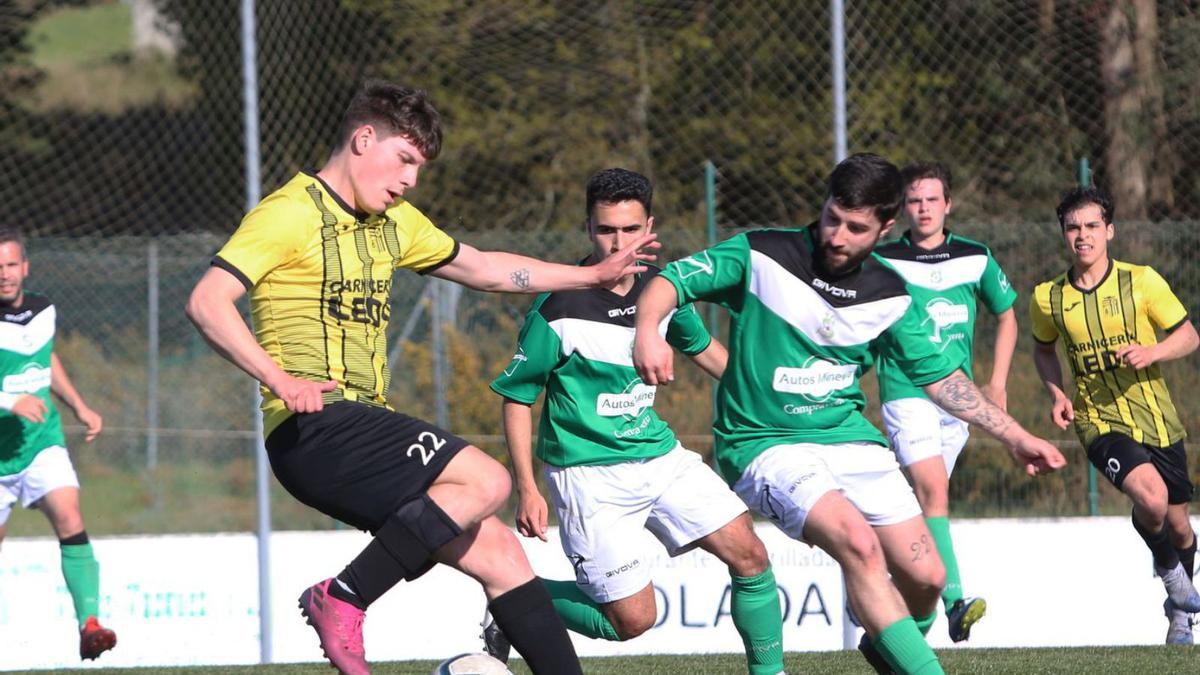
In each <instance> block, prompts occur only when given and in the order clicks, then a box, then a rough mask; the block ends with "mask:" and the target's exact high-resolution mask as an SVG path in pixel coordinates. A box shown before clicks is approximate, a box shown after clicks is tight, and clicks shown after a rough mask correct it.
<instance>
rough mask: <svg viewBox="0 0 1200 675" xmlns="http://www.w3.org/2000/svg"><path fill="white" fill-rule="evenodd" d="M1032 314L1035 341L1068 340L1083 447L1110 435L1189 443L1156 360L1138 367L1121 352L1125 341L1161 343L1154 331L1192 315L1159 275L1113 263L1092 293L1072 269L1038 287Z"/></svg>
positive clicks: (1163, 443) (1148, 442) (1159, 443)
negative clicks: (1076, 281)
mask: <svg viewBox="0 0 1200 675" xmlns="http://www.w3.org/2000/svg"><path fill="white" fill-rule="evenodd" d="M1030 313H1031V315H1032V318H1033V336H1034V338H1036V339H1037V340H1038V341H1039V342H1041V343H1043V344H1050V343H1053V342H1054V341H1055V340H1057V339H1059V338H1062V340H1063V343H1064V346H1065V347H1066V353H1067V361H1068V362H1070V364H1071V373H1072V375H1073V376H1074V379H1075V397H1074V406H1075V432H1076V433H1077V434H1079V438H1080V440H1081V441H1083V444H1084V446H1085V447H1086V446H1087V445H1088V444H1090V443H1091V442H1092V441H1093V440H1095V439H1096V437H1097V436H1100V435H1101V434H1106V433H1110V432H1119V433H1123V434H1126V435H1127V436H1129V437H1131V438H1133V440H1135V441H1137V442H1139V443H1145V444H1146V445H1150V446H1156V447H1166V446H1168V445H1171V444H1172V443H1176V442H1178V441H1181V440H1183V438H1184V437H1185V436H1186V434H1185V433H1184V429H1183V424H1182V423H1180V421H1179V415H1178V413H1177V412H1176V411H1175V404H1174V403H1172V402H1171V394H1170V393H1169V392H1168V391H1167V385H1166V384H1165V383H1164V382H1163V376H1162V371H1161V370H1160V369H1159V367H1158V364H1153V365H1151V366H1150V367H1148V368H1143V369H1141V370H1135V369H1133V368H1130V367H1129V366H1125V365H1122V364H1121V363H1120V361H1119V360H1118V359H1117V357H1116V354H1117V350H1119V349H1120V348H1121V346H1122V345H1127V344H1135V343H1136V344H1140V345H1146V346H1149V345H1153V344H1156V343H1157V342H1158V337H1157V336H1156V335H1155V329H1156V328H1158V329H1161V330H1163V331H1167V332H1170V331H1172V330H1174V329H1176V328H1178V327H1179V326H1180V325H1182V324H1183V322H1185V321H1187V320H1188V315H1187V309H1185V308H1184V306H1183V304H1182V303H1181V302H1180V301H1179V298H1177V297H1175V294H1174V293H1172V292H1171V287H1170V286H1169V285H1168V284H1167V282H1166V280H1164V279H1163V278H1162V277H1161V276H1160V275H1159V274H1158V272H1155V271H1154V270H1153V269H1152V268H1150V267H1148V266H1146V265H1131V264H1129V263H1124V262H1120V261H1116V260H1113V261H1110V262H1109V267H1108V271H1107V272H1106V273H1105V275H1104V279H1103V280H1102V281H1101V282H1100V283H1099V284H1098V285H1097V286H1096V287H1095V288H1092V289H1090V290H1082V289H1080V288H1078V287H1077V286H1076V285H1075V284H1074V282H1073V280H1072V279H1071V275H1070V272H1067V273H1064V274H1061V275H1059V276H1058V277H1056V278H1055V279H1053V280H1051V281H1047V282H1045V283H1043V284H1040V285H1038V287H1037V288H1036V289H1035V290H1034V292H1033V298H1032V300H1031V302H1030Z"/></svg>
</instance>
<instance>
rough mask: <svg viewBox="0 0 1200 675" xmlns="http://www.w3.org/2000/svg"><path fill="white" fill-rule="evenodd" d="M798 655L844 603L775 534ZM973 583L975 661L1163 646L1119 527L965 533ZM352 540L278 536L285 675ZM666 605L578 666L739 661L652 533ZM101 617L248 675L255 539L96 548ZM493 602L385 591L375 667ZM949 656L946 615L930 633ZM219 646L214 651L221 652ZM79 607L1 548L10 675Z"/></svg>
mask: <svg viewBox="0 0 1200 675" xmlns="http://www.w3.org/2000/svg"><path fill="white" fill-rule="evenodd" d="M758 532H759V534H760V536H762V537H763V539H764V541H765V542H766V544H767V549H768V550H769V551H770V552H771V558H772V562H773V566H774V569H775V575H776V578H777V580H778V582H779V586H780V591H781V594H782V599H783V610H784V646H785V648H786V649H787V650H788V651H810V650H830V649H841V648H842V643H843V638H842V622H843V613H844V610H843V606H844V600H843V595H842V584H841V576H840V573H839V570H838V568H837V565H836V564H835V563H834V561H833V560H832V559H831V558H829V557H828V556H827V555H825V554H824V553H822V552H821V551H819V550H817V549H813V548H810V547H808V546H806V545H804V544H801V543H798V542H795V541H792V540H790V539H788V538H787V537H786V536H784V535H783V534H782V533H780V532H779V531H778V530H776V529H775V528H773V527H771V526H769V525H760V526H759V527H758ZM954 537H955V541H956V548H957V550H958V551H959V561H960V567H961V569H962V572H963V584H964V587H965V589H966V591H967V593H968V594H970V595H982V596H984V597H986V598H987V600H988V614H987V616H986V617H985V618H984V619H983V621H982V622H980V623H979V624H978V625H977V627H976V629H975V631H974V632H973V634H972V639H971V642H970V645H971V646H973V647H991V646H1014V647H1015V646H1038V645H1087V644H1153V643H1158V642H1160V641H1161V640H1162V638H1163V636H1164V635H1165V631H1166V622H1165V619H1163V618H1162V607H1161V603H1162V599H1163V591H1162V585H1161V583H1160V582H1159V581H1158V580H1157V579H1155V578H1154V577H1153V576H1152V575H1151V565H1150V557H1149V553H1148V552H1147V551H1146V549H1145V546H1144V545H1143V544H1142V542H1141V540H1140V539H1139V538H1138V537H1137V535H1136V534H1135V533H1134V532H1133V530H1132V528H1131V527H1130V525H1129V520H1128V519H1127V518H1074V519H1056V520H1009V519H988V520H976V521H968V520H962V521H955V522H954ZM367 541H368V537H367V535H365V534H362V533H359V532H348V531H327V532H281V533H276V534H274V535H273V536H272V540H271V544H272V549H271V561H272V570H271V572H272V573H271V584H272V588H271V596H272V607H271V609H272V620H273V623H272V636H271V637H272V649H273V654H274V659H275V661H277V662H297V661H319V660H321V659H322V657H321V652H320V649H319V648H318V646H317V640H316V636H315V634H314V633H313V631H312V629H311V628H309V627H308V626H307V625H305V623H304V621H303V619H302V618H301V617H300V615H299V611H298V608H297V605H296V599H297V597H298V596H299V594H300V592H301V591H302V590H303V589H304V588H306V587H307V586H309V585H311V584H313V583H314V582H317V581H319V580H321V579H324V578H326V577H329V576H332V575H334V574H336V573H337V572H339V571H340V570H341V569H342V567H343V566H345V564H346V563H347V562H348V561H349V560H350V559H352V558H353V557H354V556H355V555H356V554H357V553H358V551H359V550H361V548H362V547H363V546H364V545H365V544H366V543H367ZM522 542H523V544H524V545H525V548H526V551H527V552H528V554H529V558H530V560H531V562H532V564H533V568H534V570H535V571H537V572H538V573H539V574H540V575H542V576H545V577H547V578H555V579H571V578H573V572H572V568H571V565H570V563H569V562H568V561H567V560H566V558H565V557H564V556H563V554H562V551H561V549H560V548H559V545H558V541H557V533H556V532H553V531H552V532H551V535H550V543H543V542H540V541H537V540H527V539H522ZM641 544H642V545H645V546H647V547H648V548H649V550H651V551H653V552H654V555H652V556H651V559H650V561H649V562H650V564H651V566H652V568H653V570H654V572H653V577H654V585H655V590H656V593H657V599H658V606H659V620H658V623H657V625H656V626H655V628H654V629H652V630H651V631H649V632H648V633H646V634H645V635H643V636H641V637H639V638H637V639H636V640H633V641H630V642H625V643H609V642H603V641H597V640H589V639H587V638H579V637H577V636H576V646H577V648H578V650H579V653H580V655H583V656H603V655H616V654H633V653H697V652H740V651H741V649H742V647H741V641H740V639H739V637H738V635H737V632H736V631H735V630H734V627H733V623H732V620H731V619H730V615H729V592H728V583H729V577H728V571H727V570H726V569H725V567H724V566H723V565H721V564H720V563H719V562H718V561H717V560H716V559H715V558H713V557H711V556H709V555H708V554H705V553H702V552H692V553H689V554H686V555H683V556H680V557H679V558H674V559H672V558H669V557H667V556H666V554H665V553H664V552H663V551H662V548H661V546H659V545H658V544H657V543H656V542H654V541H653V540H652V539H650V538H649V537H648V536H647V538H646V540H645V541H644V542H641ZM93 546H94V548H95V550H96V555H97V557H98V558H99V559H100V563H101V594H102V600H101V620H102V622H103V623H105V624H106V625H109V626H111V627H112V628H113V629H115V630H116V631H117V633H118V636H119V643H118V645H117V648H116V649H115V650H113V651H112V652H111V653H107V654H105V655H104V656H102V657H101V659H100V662H99V664H100V665H109V666H115V665H121V666H151V665H186V664H192V665H195V664H222V663H228V664H245V663H256V662H257V661H258V656H259V644H258V640H259V620H258V607H257V598H258V589H257V573H256V568H255V557H256V545H255V539H254V537H253V535H249V534H239V535H195V536H158V537H101V538H97V539H96V540H95V541H94V542H93ZM483 607H484V598H483V593H482V591H480V589H479V587H478V586H477V585H476V584H475V583H474V582H472V581H471V580H469V579H467V578H466V577H464V576H462V575H461V574H458V573H457V572H454V571H452V570H450V569H447V568H437V569H435V570H433V571H432V572H430V573H429V574H427V575H426V576H425V577H423V578H421V579H420V580H419V581H418V582H416V583H412V584H401V585H400V586H398V587H397V588H395V589H393V590H392V591H391V592H389V593H388V594H387V595H385V596H384V597H383V598H382V599H380V600H379V601H378V602H377V603H376V604H375V605H373V606H372V607H371V609H370V611H369V612H368V614H367V621H366V624H365V626H366V628H365V639H366V647H367V655H368V658H370V659H371V660H379V661H392V660H407V659H438V658H444V657H445V656H448V655H450V654H455V653H459V652H463V651H475V650H477V649H479V648H480V646H481V642H480V640H479V637H478V636H479V620H480V618H481V616H482V613H483ZM930 641H931V643H932V644H933V645H934V646H935V647H938V648H941V647H946V646H949V644H950V643H949V639H948V638H947V637H946V627H945V623H944V619H941V618H939V620H938V623H937V624H936V625H935V626H934V628H933V631H932V633H931V634H930ZM214 645H219V648H214ZM77 650H78V637H77V632H76V624H75V619H74V615H73V609H72V605H71V599H70V596H69V595H68V594H67V592H66V589H65V587H64V584H63V580H62V575H61V572H60V570H59V556H58V544H57V542H56V541H54V540H53V539H41V538H38V539H10V540H7V541H5V542H4V546H3V550H2V551H0V669H27V668H61V667H78V666H79V660H78V651H77Z"/></svg>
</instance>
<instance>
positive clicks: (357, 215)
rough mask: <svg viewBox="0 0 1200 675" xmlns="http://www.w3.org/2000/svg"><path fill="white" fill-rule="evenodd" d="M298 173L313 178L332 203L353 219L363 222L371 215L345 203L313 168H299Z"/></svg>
mask: <svg viewBox="0 0 1200 675" xmlns="http://www.w3.org/2000/svg"><path fill="white" fill-rule="evenodd" d="M300 173H302V174H304V175H305V176H308V177H310V178H315V179H316V180H317V182H318V183H320V184H321V189H322V190H323V191H324V192H325V193H326V194H328V195H329V196H330V197H331V198H332V199H333V201H334V203H335V204H337V205H338V208H340V209H341V210H343V211H345V212H346V213H347V214H348V215H350V216H352V217H353V218H354V220H356V221H358V222H363V221H366V220H367V219H368V218H370V217H371V214H369V213H367V212H366V211H359V210H358V209H356V208H353V207H351V206H350V205H349V204H347V203H346V201H345V200H343V199H342V198H341V197H340V196H338V193H337V192H335V191H334V189H333V188H331V187H329V183H326V182H325V179H323V178H321V176H319V175H318V174H317V172H316V170H315V169H301V170H300Z"/></svg>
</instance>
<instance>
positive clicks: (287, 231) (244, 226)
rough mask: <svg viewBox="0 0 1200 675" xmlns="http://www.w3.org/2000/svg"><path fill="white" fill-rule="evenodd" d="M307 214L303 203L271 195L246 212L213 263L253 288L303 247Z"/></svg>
mask: <svg viewBox="0 0 1200 675" xmlns="http://www.w3.org/2000/svg"><path fill="white" fill-rule="evenodd" d="M307 215H308V214H307V213H306V212H305V209H304V207H302V206H301V205H299V204H296V203H295V202H293V201H292V200H291V199H289V198H288V197H287V196H285V195H282V194H279V193H275V194H271V195H268V196H267V198H266V199H264V200H262V202H260V203H259V204H258V206H255V207H254V208H253V209H252V210H251V211H250V213H247V214H246V217H245V218H243V219H242V223H241V224H240V225H238V228H237V230H236V231H235V232H234V233H233V236H231V237H230V238H229V241H227V242H225V245H224V246H222V247H221V250H220V251H218V252H217V255H216V257H214V258H213V261H212V264H213V265H214V266H215V267H220V268H221V269H223V270H225V271H227V272H229V273H231V274H233V276H235V277H237V278H238V281H241V282H242V285H243V286H245V287H246V288H247V289H250V288H253V287H254V285H255V284H257V283H258V282H259V281H261V280H262V278H263V277H265V276H266V275H267V273H269V272H270V271H271V270H273V269H275V268H276V267H278V266H280V265H283V264H285V263H287V262H289V261H290V260H292V259H293V258H295V257H296V256H297V255H298V254H299V253H300V252H301V251H302V250H303V248H304V244H305V241H306V240H307V239H308V236H309V235H310V234H311V233H310V232H307V231H306V230H305V228H304V223H305V222H307V221H308V218H307V217H306V216H307Z"/></svg>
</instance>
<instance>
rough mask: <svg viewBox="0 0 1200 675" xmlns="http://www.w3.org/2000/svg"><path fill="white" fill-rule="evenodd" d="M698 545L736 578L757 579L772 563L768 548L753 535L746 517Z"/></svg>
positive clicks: (751, 527)
mask: <svg viewBox="0 0 1200 675" xmlns="http://www.w3.org/2000/svg"><path fill="white" fill-rule="evenodd" d="M700 546H701V548H703V549H704V550H706V551H709V552H710V553H712V554H713V555H715V556H717V558H719V559H720V560H721V562H723V563H725V564H726V565H728V566H729V572H730V574H733V575H735V576H739V577H753V576H757V575H759V574H762V573H763V572H765V571H767V567H769V566H770V564H771V560H770V558H769V557H768V555H767V547H766V546H765V545H763V543H762V540H761V539H759V538H758V535H757V534H755V533H754V522H753V521H752V520H751V519H750V516H749V514H742V515H741V516H739V517H738V518H737V519H735V520H734V521H733V522H731V523H729V524H728V525H726V526H725V527H723V528H721V529H720V530H718V531H717V532H714V533H713V534H711V535H709V536H708V537H705V538H704V539H703V540H701V542H700Z"/></svg>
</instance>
